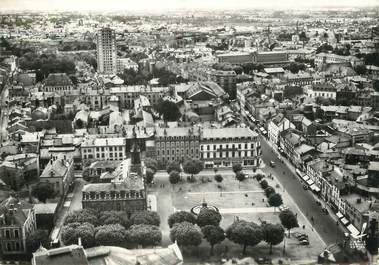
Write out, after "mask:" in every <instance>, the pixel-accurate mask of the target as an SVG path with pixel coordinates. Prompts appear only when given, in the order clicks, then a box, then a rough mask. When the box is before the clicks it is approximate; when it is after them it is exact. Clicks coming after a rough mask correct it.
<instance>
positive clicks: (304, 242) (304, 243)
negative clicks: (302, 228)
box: [299, 239, 309, 246]
mask: <svg viewBox="0 0 379 265" xmlns="http://www.w3.org/2000/svg"><path fill="white" fill-rule="evenodd" d="M299 242H300V245H303V246H308V245H309V240H308V239H304V240H300V241H299Z"/></svg>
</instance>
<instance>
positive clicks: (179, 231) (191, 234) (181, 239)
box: [170, 222, 202, 246]
mask: <svg viewBox="0 0 379 265" xmlns="http://www.w3.org/2000/svg"><path fill="white" fill-rule="evenodd" d="M170 239H171V241H172V242H175V241H177V243H178V245H179V246H198V245H200V244H201V239H202V234H201V231H200V229H199V228H198V227H197V226H196V225H194V224H191V223H189V222H181V223H176V224H174V226H173V227H172V229H171V231H170Z"/></svg>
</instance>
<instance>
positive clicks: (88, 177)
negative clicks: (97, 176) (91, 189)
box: [82, 167, 93, 182]
mask: <svg viewBox="0 0 379 265" xmlns="http://www.w3.org/2000/svg"><path fill="white" fill-rule="evenodd" d="M82 175H83V179H84V180H85V181H88V182H90V181H92V177H93V176H92V174H91V170H90V169H89V168H88V167H87V168H85V169H84V170H83V174H82Z"/></svg>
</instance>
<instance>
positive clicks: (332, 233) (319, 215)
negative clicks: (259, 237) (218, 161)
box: [261, 136, 344, 245]
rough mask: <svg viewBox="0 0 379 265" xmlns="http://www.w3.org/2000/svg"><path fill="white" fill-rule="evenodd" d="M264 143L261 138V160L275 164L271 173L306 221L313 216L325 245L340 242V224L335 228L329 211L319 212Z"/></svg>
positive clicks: (341, 238)
mask: <svg viewBox="0 0 379 265" xmlns="http://www.w3.org/2000/svg"><path fill="white" fill-rule="evenodd" d="M266 141H267V140H266V139H264V137H262V136H261V146H262V159H263V161H264V162H265V164H266V165H269V164H270V161H274V162H275V167H274V168H271V171H272V173H273V174H274V175H275V176H276V177H277V179H278V180H279V182H280V183H281V184H282V186H283V187H284V189H285V190H286V192H288V193H289V194H290V195H291V197H292V199H293V200H294V201H295V202H296V204H297V205H298V206H299V209H300V210H301V211H302V212H303V214H304V215H306V216H307V218H308V220H310V218H311V216H313V218H314V220H315V223H314V228H315V229H316V231H317V232H318V233H319V235H320V236H321V238H322V239H323V240H324V242H325V243H326V244H327V245H330V244H333V243H336V242H338V241H342V240H343V236H344V235H343V232H342V230H341V227H340V226H341V224H340V225H339V227H337V225H336V221H335V220H334V219H333V218H332V217H331V215H333V213H332V212H331V210H330V209H329V212H330V214H331V215H326V214H325V213H323V212H322V211H321V207H320V206H318V205H317V204H316V201H315V198H314V196H313V194H312V193H311V191H310V190H304V189H303V184H301V183H300V181H299V179H298V178H297V176H296V175H295V174H294V173H293V171H291V169H290V168H289V167H288V166H287V165H286V164H285V163H282V162H280V160H279V159H278V156H277V154H276V153H275V152H273V151H272V149H271V147H270V146H269V144H268V143H267V142H266ZM267 167H269V166H267Z"/></svg>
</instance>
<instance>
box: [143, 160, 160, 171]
mask: <svg viewBox="0 0 379 265" xmlns="http://www.w3.org/2000/svg"><path fill="white" fill-rule="evenodd" d="M143 162H144V163H145V166H146V168H150V169H151V170H153V171H154V173H156V172H157V170H158V162H157V160H155V159H153V158H146V159H145V160H144V161H143Z"/></svg>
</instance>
